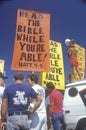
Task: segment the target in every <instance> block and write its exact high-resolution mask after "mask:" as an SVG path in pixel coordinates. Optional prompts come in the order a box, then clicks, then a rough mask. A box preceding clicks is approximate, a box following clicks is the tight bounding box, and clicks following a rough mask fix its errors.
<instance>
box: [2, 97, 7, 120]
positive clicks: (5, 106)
mask: <svg viewBox="0 0 86 130" xmlns="http://www.w3.org/2000/svg"><path fill="white" fill-rule="evenodd" d="M7 107H8V100H7V99H2V105H1V120H2V122H5V118H6V113H7Z"/></svg>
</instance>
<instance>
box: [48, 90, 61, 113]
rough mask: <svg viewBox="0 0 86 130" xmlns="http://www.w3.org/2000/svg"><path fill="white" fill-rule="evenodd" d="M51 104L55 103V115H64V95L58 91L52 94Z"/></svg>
mask: <svg viewBox="0 0 86 130" xmlns="http://www.w3.org/2000/svg"><path fill="white" fill-rule="evenodd" d="M50 103H53V104H54V106H53V111H52V112H53V113H62V112H63V111H62V93H61V92H60V91H58V90H56V89H54V90H53V91H52V93H51V94H50Z"/></svg>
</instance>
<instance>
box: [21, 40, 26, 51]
mask: <svg viewBox="0 0 86 130" xmlns="http://www.w3.org/2000/svg"><path fill="white" fill-rule="evenodd" d="M24 46H25V43H22V42H20V48H21V50H22V51H23V50H24Z"/></svg>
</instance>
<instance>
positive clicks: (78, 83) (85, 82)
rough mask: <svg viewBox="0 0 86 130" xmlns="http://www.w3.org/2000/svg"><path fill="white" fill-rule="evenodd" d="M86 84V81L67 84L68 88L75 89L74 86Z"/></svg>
mask: <svg viewBox="0 0 86 130" xmlns="http://www.w3.org/2000/svg"><path fill="white" fill-rule="evenodd" d="M84 84H86V79H84V80H79V81H75V82H73V83H68V84H66V88H68V87H73V86H80V85H84Z"/></svg>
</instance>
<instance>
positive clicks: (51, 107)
mask: <svg viewBox="0 0 86 130" xmlns="http://www.w3.org/2000/svg"><path fill="white" fill-rule="evenodd" d="M53 107H54V103H53V102H52V103H50V105H49V111H50V115H52V111H53Z"/></svg>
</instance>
